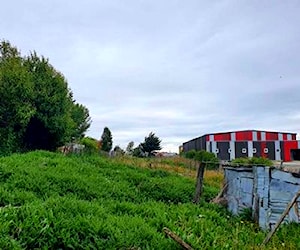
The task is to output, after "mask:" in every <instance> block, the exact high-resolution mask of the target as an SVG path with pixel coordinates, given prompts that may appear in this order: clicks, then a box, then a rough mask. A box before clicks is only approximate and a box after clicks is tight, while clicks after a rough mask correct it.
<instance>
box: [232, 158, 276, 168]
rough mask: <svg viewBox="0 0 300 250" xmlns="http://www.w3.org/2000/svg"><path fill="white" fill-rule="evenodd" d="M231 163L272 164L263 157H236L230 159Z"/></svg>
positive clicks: (248, 164) (243, 164) (246, 164)
mask: <svg viewBox="0 0 300 250" xmlns="http://www.w3.org/2000/svg"><path fill="white" fill-rule="evenodd" d="M231 163H232V164H233V165H236V166H257V165H263V166H272V165H273V162H272V161H271V160H270V159H268V158H263V157H251V158H247V157H241V158H236V159H234V160H232V161H231Z"/></svg>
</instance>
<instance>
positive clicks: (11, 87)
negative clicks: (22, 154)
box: [0, 41, 35, 154]
mask: <svg viewBox="0 0 300 250" xmlns="http://www.w3.org/2000/svg"><path fill="white" fill-rule="evenodd" d="M33 90H34V89H33V83H32V81H31V79H30V74H29V73H28V72H27V71H26V69H25V68H24V66H23V59H22V57H21V55H20V53H19V52H18V50H17V48H15V47H13V46H11V45H10V43H9V42H7V41H2V42H1V43H0V100H1V101H0V151H1V152H0V153H1V154H7V153H10V152H15V151H21V141H22V136H23V134H24V131H25V130H26V126H27V124H28V122H29V120H30V119H31V117H32V116H33V114H34V113H35V107H34V105H33V104H32V102H31V99H32V95H33Z"/></svg>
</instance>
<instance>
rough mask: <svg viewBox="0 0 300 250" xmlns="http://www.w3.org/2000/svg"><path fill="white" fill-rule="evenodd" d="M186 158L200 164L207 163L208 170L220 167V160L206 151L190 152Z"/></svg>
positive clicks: (186, 154)
mask: <svg viewBox="0 0 300 250" xmlns="http://www.w3.org/2000/svg"><path fill="white" fill-rule="evenodd" d="M184 156H185V157H186V158H188V159H193V160H196V161H200V162H207V163H206V168H207V169H217V168H218V167H219V159H218V158H217V157H216V155H215V154H214V153H210V152H207V151H204V150H200V151H196V150H190V151H188V152H186V153H185V155H184Z"/></svg>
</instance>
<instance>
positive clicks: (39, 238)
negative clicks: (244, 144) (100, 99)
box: [0, 151, 300, 249]
mask: <svg viewBox="0 0 300 250" xmlns="http://www.w3.org/2000/svg"><path fill="white" fill-rule="evenodd" d="M166 170H167V171H166ZM194 175H195V170H194V168H193V167H192V165H189V164H186V163H185V162H184V161H183V160H179V159H176V160H174V161H172V160H167V159H166V160H160V162H157V160H156V161H153V162H151V161H150V160H141V159H107V158H101V157H99V156H68V157H65V156H62V155H60V154H55V153H49V152H43V151H37V152H31V153H27V154H22V155H18V154H15V155H12V156H10V157H3V158H0V249H180V247H179V246H178V245H177V243H176V242H174V241H173V240H171V239H169V238H168V237H166V236H165V234H164V233H163V228H164V227H168V228H170V229H171V230H172V231H173V232H174V233H176V234H178V235H179V236H180V237H181V238H182V239H183V240H185V241H186V242H187V243H188V244H190V245H191V246H192V247H193V248H195V249H261V247H260V244H261V242H262V241H263V239H264V237H265V236H266V232H263V231H261V230H259V229H258V228H257V226H256V225H255V224H253V223H252V222H250V221H248V220H247V218H246V217H245V218H243V217H238V218H237V217H232V216H231V215H230V214H229V213H228V212H227V211H226V209H224V208H222V207H220V206H218V205H215V204H210V203H209V202H208V201H209V200H210V199H211V198H213V197H215V196H216V194H217V193H218V191H219V187H220V182H221V181H222V175H221V174H220V173H218V172H213V171H207V173H206V175H205V186H204V197H203V199H202V201H201V204H199V205H195V204H192V203H191V200H192V198H193V194H194V185H195V184H194V183H195V180H194V178H193V176H194ZM299 233H300V229H299V226H297V225H289V226H284V227H282V228H281V229H280V230H279V231H278V232H277V234H276V235H275V236H274V237H273V238H272V241H271V242H270V243H269V244H268V246H267V247H266V249H300V241H299V239H298V236H299Z"/></svg>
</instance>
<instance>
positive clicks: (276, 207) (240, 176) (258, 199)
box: [225, 166, 300, 229]
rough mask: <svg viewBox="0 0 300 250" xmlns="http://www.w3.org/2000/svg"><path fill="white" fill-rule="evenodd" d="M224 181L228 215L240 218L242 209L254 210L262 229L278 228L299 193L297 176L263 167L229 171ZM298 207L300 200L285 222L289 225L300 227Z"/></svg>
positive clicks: (228, 168)
mask: <svg viewBox="0 0 300 250" xmlns="http://www.w3.org/2000/svg"><path fill="white" fill-rule="evenodd" d="M225 180H226V183H227V185H228V187H227V191H226V194H225V197H226V199H227V201H228V209H229V211H231V212H232V213H233V214H239V213H240V212H241V211H243V209H245V208H251V209H252V210H253V215H255V214H257V215H258V218H257V219H258V223H259V226H260V227H261V228H263V229H271V228H272V227H273V226H274V225H275V224H276V222H277V221H278V220H279V218H280V216H281V215H282V213H283V212H284V210H285V208H286V207H287V205H288V203H289V202H290V201H291V200H292V198H293V197H294V196H295V194H296V193H297V192H298V191H299V189H300V178H299V177H297V176H295V174H293V173H288V172H284V171H281V170H278V169H273V168H270V167H264V166H257V167H252V168H231V167H227V168H225ZM299 206H300V198H299V199H298V200H297V202H296V203H295V206H294V209H291V210H290V212H289V214H288V215H287V217H286V218H285V221H286V222H297V223H300V216H299V215H300V213H299Z"/></svg>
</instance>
